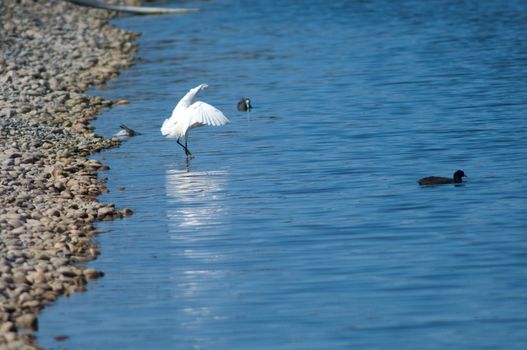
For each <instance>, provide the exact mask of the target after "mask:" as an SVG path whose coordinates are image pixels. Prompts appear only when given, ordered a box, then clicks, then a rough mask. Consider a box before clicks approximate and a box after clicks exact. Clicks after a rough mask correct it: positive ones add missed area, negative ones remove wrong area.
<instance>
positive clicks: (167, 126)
mask: <svg viewBox="0 0 527 350" xmlns="http://www.w3.org/2000/svg"><path fill="white" fill-rule="evenodd" d="M206 87H207V85H206V84H200V85H198V86H196V87H195V88H193V89H190V90H189V92H187V94H186V95H185V96H183V98H182V99H181V100H180V101H179V102H178V104H177V105H176V107H175V108H174V110H173V111H172V116H171V117H170V118H168V119H165V121H164V122H163V125H162V126H161V134H162V135H163V136H166V137H168V138H180V137H185V138H187V136H188V132H189V131H190V129H193V128H197V127H200V126H204V125H212V126H220V125H225V124H227V123H229V119H228V118H227V117H226V116H225V115H224V114H223V113H222V112H221V111H220V110H219V109H217V108H216V107H214V106H211V105H210V104H208V103H205V102H201V101H197V102H194V103H192V101H193V100H194V98H195V97H196V95H197V94H198V93H199V92H200V91H201V90H203V89H205V88H206Z"/></svg>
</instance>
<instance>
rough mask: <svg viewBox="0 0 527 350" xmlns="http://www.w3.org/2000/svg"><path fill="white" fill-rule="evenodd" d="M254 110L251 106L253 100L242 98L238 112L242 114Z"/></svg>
mask: <svg viewBox="0 0 527 350" xmlns="http://www.w3.org/2000/svg"><path fill="white" fill-rule="evenodd" d="M251 108H253V106H252V105H251V100H250V99H249V98H247V97H244V98H242V99H241V100H240V101H238V110H239V111H241V112H248V111H250V110H251Z"/></svg>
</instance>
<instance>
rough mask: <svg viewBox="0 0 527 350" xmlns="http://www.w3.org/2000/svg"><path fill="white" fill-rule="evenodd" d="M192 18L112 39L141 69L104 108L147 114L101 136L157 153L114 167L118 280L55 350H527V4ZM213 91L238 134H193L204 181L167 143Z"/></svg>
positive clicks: (75, 308)
mask: <svg viewBox="0 0 527 350" xmlns="http://www.w3.org/2000/svg"><path fill="white" fill-rule="evenodd" d="M158 5H159V4H158ZM179 5H181V4H180V3H178V2H164V3H161V4H160V6H179ZM184 6H188V7H199V8H201V9H202V11H201V12H199V13H195V14H188V15H184V16H124V17H121V18H119V19H117V20H115V21H114V24H115V25H117V26H119V27H122V28H124V29H127V30H132V31H139V32H141V33H142V36H141V37H140V38H138V40H137V42H138V44H139V50H138V53H137V59H136V61H135V64H134V65H133V66H132V67H131V68H130V69H128V70H125V71H123V72H122V74H121V76H120V77H119V78H117V79H115V80H113V81H112V82H110V83H109V84H108V90H92V91H90V94H96V95H101V96H103V97H105V98H108V99H120V98H124V99H128V100H129V101H130V104H129V105H126V106H119V107H116V108H113V109H110V110H107V111H106V112H104V113H103V114H101V115H100V116H99V119H98V120H97V121H96V122H95V123H94V125H95V127H96V128H97V132H98V133H99V134H101V135H104V136H111V135H112V134H114V133H116V132H117V131H118V130H119V125H120V124H123V123H124V124H126V125H128V126H129V127H131V128H132V129H135V130H137V131H140V132H142V133H143V135H141V136H138V137H134V138H131V139H129V140H128V141H126V142H124V143H123V144H122V146H121V147H119V148H116V149H112V150H108V151H106V152H103V153H101V154H98V155H95V158H97V159H102V161H103V162H104V163H105V164H107V165H109V166H110V168H111V169H110V170H109V171H108V172H107V173H103V174H101V177H108V188H109V189H110V193H108V194H106V195H104V196H101V198H100V199H101V201H104V202H109V203H115V204H116V205H117V206H118V207H120V208H123V207H127V208H131V209H133V210H134V211H135V214H134V215H133V216H131V217H129V218H126V219H123V220H118V221H114V222H101V223H98V224H97V227H98V229H100V230H102V231H104V232H105V233H104V234H101V235H99V236H98V237H97V241H98V243H99V245H100V249H101V255H100V256H99V257H98V258H97V260H95V261H93V262H91V263H90V264H89V266H90V267H93V268H96V269H99V270H103V271H104V272H105V273H106V275H105V276H104V277H103V278H101V279H99V280H97V281H96V282H93V283H90V284H89V285H88V291H87V292H86V293H77V294H75V295H72V296H70V297H69V298H61V299H60V300H59V301H57V302H56V303H55V304H54V305H52V306H50V307H48V308H46V309H45V310H44V312H43V313H42V315H41V317H40V330H39V332H38V340H39V342H40V343H41V344H42V345H43V346H44V347H45V348H48V349H62V348H66V349H111V350H115V349H288V350H289V349H352V348H353V349H396V348H400V349H497V348H499V349H525V346H526V344H527V141H526V136H527V114H526V107H527V43H526V38H527V2H525V1H523V0H517V1H515V0H511V1H498V0H496V1H490V0H489V1H477V0H468V1H457V0H451V1H448V0H445V1H417V0H415V1H410V0H409V1H388V0H386V1H383V0H370V1H358V0H357V1H352V0H348V1H346V0H335V1H331V2H328V1H323V0H310V1H293V0H284V1H280V2H270V1H263V0H261V1H256V0H255V1H235V0H214V1H186V2H184ZM200 83H207V84H209V88H208V89H206V90H204V91H203V92H202V93H201V95H200V96H199V99H200V100H203V101H205V102H208V103H211V104H213V105H214V106H216V107H218V108H219V109H221V110H222V111H223V112H224V113H225V114H226V115H227V116H228V117H229V118H230V119H231V123H230V124H228V125H226V126H223V127H219V128H214V127H205V128H200V129H194V130H192V131H191V132H190V139H189V148H190V150H191V151H192V153H193V154H194V156H195V158H194V159H192V160H190V162H188V163H187V162H186V160H185V156H184V152H183V150H182V149H181V147H179V146H178V145H177V144H176V142H175V140H168V139H165V138H163V137H162V136H161V134H160V131H159V128H160V126H161V124H162V122H163V120H164V119H165V118H167V117H168V116H169V115H170V114H171V112H172V109H173V108H174V106H175V104H176V103H177V101H179V99H180V98H181V97H182V96H183V95H184V94H185V93H186V92H187V91H188V90H189V89H190V88H192V87H194V86H196V85H198V84H200ZM244 96H247V97H250V98H251V99H252V102H253V106H254V109H253V110H252V111H251V112H249V113H243V112H238V111H237V110H236V104H237V102H238V100H239V99H240V98H241V97H244ZM457 169H463V170H464V171H465V173H466V174H467V175H468V178H467V179H466V181H465V182H463V184H462V185H460V186H453V185H446V186H436V187H429V188H421V187H419V185H418V184H417V180H418V179H419V178H420V177H423V176H428V175H439V176H451V175H452V173H453V172H454V171H455V170H457ZM122 187H124V188H125V189H123V188H122ZM58 335H66V336H68V337H69V338H68V339H67V340H66V341H63V342H58V341H56V340H54V337H55V336H58Z"/></svg>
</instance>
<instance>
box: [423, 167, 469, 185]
mask: <svg viewBox="0 0 527 350" xmlns="http://www.w3.org/2000/svg"><path fill="white" fill-rule="evenodd" d="M464 176H466V175H465V173H464V172H463V170H457V171H456V172H455V173H454V176H453V177H452V178H449V177H441V176H427V177H423V178H422V179H420V180H419V181H417V182H419V185H421V186H429V185H445V184H458V183H461V182H462V180H461V178H462V177H464Z"/></svg>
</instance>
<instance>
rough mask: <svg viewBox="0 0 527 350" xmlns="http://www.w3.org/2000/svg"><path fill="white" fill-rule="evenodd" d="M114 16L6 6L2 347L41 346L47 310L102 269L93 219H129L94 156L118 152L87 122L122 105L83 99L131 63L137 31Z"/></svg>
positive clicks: (27, 1) (1, 72) (25, 3)
mask: <svg viewBox="0 0 527 350" xmlns="http://www.w3.org/2000/svg"><path fill="white" fill-rule="evenodd" d="M116 15H117V13H115V12H109V11H105V10H96V9H88V8H85V7H78V6H76V5H72V4H70V3H68V2H65V1H58V0H46V1H44V0H37V1H33V0H21V1H14V0H0V349H38V348H39V346H38V344H36V343H35V337H34V336H33V335H34V332H35V331H37V330H38V314H39V312H40V311H41V310H42V308H43V307H45V306H46V305H48V304H49V303H52V302H53V301H54V300H56V299H57V298H58V297H60V296H62V295H69V294H71V293H74V292H79V291H83V290H85V286H86V284H87V283H88V281H90V280H92V279H96V278H98V277H100V276H101V275H102V272H100V271H96V270H94V269H90V268H86V267H85V265H84V263H85V262H86V261H89V260H92V259H94V258H95V257H96V256H97V254H98V249H97V246H96V245H95V243H94V242H93V237H94V236H95V235H96V234H97V232H96V230H95V228H94V226H93V224H94V222H95V221H97V220H113V219H116V218H122V217H124V216H127V215H131V214H132V211H131V210H129V209H126V208H124V209H123V208H116V207H115V206H114V205H112V204H108V203H101V202H99V201H98V200H97V196H98V195H99V194H101V193H104V192H105V191H107V189H106V188H105V183H104V180H103V179H101V176H99V171H100V170H102V169H107V167H106V166H105V165H104V164H101V163H100V162H99V161H97V160H90V159H88V157H89V156H90V155H91V154H93V153H94V152H98V151H101V150H103V149H106V148H109V147H115V146H118V144H119V141H118V140H115V139H114V140H110V139H106V138H102V137H100V136H98V135H96V133H95V132H94V130H93V128H92V127H91V126H90V125H89V122H90V121H91V120H93V119H94V118H95V117H96V115H97V113H99V112H100V111H101V110H102V109H104V108H113V107H116V108H118V107H117V106H118V105H119V104H122V103H126V101H109V100H104V99H102V98H100V97H92V96H86V95H84V94H83V93H84V91H85V90H86V89H87V88H89V87H90V86H93V85H98V84H103V83H104V82H106V81H108V80H109V79H112V78H114V77H116V76H117V75H118V72H119V70H120V69H123V68H125V67H127V66H129V65H130V63H131V61H132V58H133V56H134V52H135V45H134V38H135V37H136V36H137V33H131V32H125V31H123V30H121V29H118V28H115V27H113V26H112V25H110V24H109V23H108V20H109V19H110V18H112V17H113V16H116Z"/></svg>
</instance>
